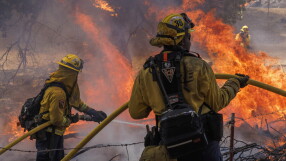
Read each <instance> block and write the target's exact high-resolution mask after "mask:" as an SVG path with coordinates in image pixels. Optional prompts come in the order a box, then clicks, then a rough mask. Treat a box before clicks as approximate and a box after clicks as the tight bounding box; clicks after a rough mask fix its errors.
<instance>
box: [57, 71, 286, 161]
mask: <svg viewBox="0 0 286 161" xmlns="http://www.w3.org/2000/svg"><path fill="white" fill-rule="evenodd" d="M215 76H216V79H230V78H235V77H239V76H237V75H231V74H215ZM247 83H248V84H250V85H253V86H256V87H259V88H263V89H265V90H268V91H271V92H274V93H277V94H279V95H282V96H284V97H286V91H284V90H282V89H279V88H276V87H273V86H270V85H267V84H265V83H262V82H258V81H256V80H252V79H249V81H248V82H247ZM127 108H128V102H127V103H125V104H124V105H122V106H121V107H119V108H118V109H117V110H116V111H114V112H113V113H112V114H111V115H109V116H108V117H107V118H106V119H105V120H104V121H103V122H102V123H101V124H100V125H99V126H97V127H96V128H94V129H93V130H92V131H91V132H90V133H89V134H88V135H87V136H86V137H85V138H84V139H83V140H82V141H81V142H80V143H79V144H78V145H77V146H76V148H75V149H73V150H72V151H70V152H69V153H68V154H67V155H66V156H65V157H64V158H63V159H62V160H61V161H68V160H70V159H71V158H72V157H73V156H74V155H75V154H76V153H77V152H78V151H79V150H80V149H81V148H82V147H83V146H85V144H87V143H88V142H89V141H90V140H91V139H92V138H93V137H94V136H95V135H96V134H98V133H99V132H100V131H101V130H102V129H103V128H104V127H105V126H106V125H107V124H109V123H110V122H111V121H112V120H113V119H114V118H116V117H117V116H118V115H119V114H121V113H122V112H123V111H125V110H126V109H127Z"/></svg>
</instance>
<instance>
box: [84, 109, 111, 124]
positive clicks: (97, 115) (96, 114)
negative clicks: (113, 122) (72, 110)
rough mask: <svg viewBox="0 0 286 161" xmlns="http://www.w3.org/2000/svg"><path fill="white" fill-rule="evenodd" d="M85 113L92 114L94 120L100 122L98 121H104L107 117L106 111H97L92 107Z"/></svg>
mask: <svg viewBox="0 0 286 161" xmlns="http://www.w3.org/2000/svg"><path fill="white" fill-rule="evenodd" d="M85 113H86V114H88V115H90V116H91V117H92V120H93V121H94V122H98V123H100V122H101V121H103V120H104V119H105V118H106V117H107V115H106V113H105V112H103V111H96V110H95V109H92V108H91V109H89V110H87V111H86V112H85Z"/></svg>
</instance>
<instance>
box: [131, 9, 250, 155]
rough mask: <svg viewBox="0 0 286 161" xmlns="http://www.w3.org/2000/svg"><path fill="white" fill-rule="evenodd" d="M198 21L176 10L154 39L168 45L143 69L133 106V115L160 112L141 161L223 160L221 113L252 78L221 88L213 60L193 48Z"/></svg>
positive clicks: (132, 97) (136, 84) (234, 81)
mask: <svg viewBox="0 0 286 161" xmlns="http://www.w3.org/2000/svg"><path fill="white" fill-rule="evenodd" d="M194 26H195V25H194V23H193V22H192V20H191V19H190V18H188V16H187V15H186V14H185V13H181V14H171V15H169V16H167V17H165V18H164V19H163V20H162V21H161V22H159V24H158V29H157V35H156V37H154V38H152V39H151V40H150V44H151V45H152V46H156V47H163V50H162V51H161V52H160V53H159V54H157V55H155V56H153V57H150V58H149V59H148V60H147V61H146V62H145V64H144V66H143V69H141V70H140V71H139V73H138V75H137V77H136V80H135V82H134V86H133V89H132V95H131V98H130V102H129V105H128V106H129V113H130V115H131V117H132V118H133V119H143V118H146V117H148V115H149V114H150V112H151V111H153V112H154V114H155V116H156V126H154V127H152V129H151V130H150V129H148V130H147V135H146V137H145V149H144V151H143V153H142V155H141V158H140V161H147V160H148V161H159V160H160V161H190V160H192V161H221V160H222V156H221V153H220V148H219V141H220V139H221V137H222V116H221V115H220V114H218V113H217V112H218V111H219V110H221V109H222V108H224V107H226V106H227V105H228V104H229V103H230V101H231V100H232V99H233V98H234V97H235V96H236V94H237V92H238V91H239V89H240V88H243V87H245V86H246V85H247V83H246V82H247V81H248V79H249V77H248V76H245V75H240V76H241V77H239V78H237V79H235V78H231V79H229V80H227V81H226V83H225V84H224V85H223V86H222V87H219V86H218V85H217V83H216V78H215V75H214V72H213V70H212V69H211V67H210V66H209V64H208V63H206V62H205V61H204V60H202V59H201V57H200V56H199V55H198V54H197V53H195V52H191V51H189V49H190V46H191V42H190V38H191V32H192V31H194V29H193V28H194ZM200 119H202V120H200ZM189 120H193V122H192V123H191V122H190V121H189ZM186 122H187V123H186ZM185 123H186V124H185ZM188 137H189V138H188Z"/></svg>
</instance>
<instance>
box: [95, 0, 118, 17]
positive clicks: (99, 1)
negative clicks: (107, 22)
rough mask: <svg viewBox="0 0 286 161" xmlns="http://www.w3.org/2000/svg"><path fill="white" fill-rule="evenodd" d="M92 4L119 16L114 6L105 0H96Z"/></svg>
mask: <svg viewBox="0 0 286 161" xmlns="http://www.w3.org/2000/svg"><path fill="white" fill-rule="evenodd" d="M92 5H93V6H94V7H96V8H100V9H102V10H104V11H107V12H112V14H111V16H118V14H117V13H115V10H114V8H112V7H111V6H110V4H109V3H108V2H106V1H104V0H94V1H93V4H92Z"/></svg>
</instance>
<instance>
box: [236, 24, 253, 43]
mask: <svg viewBox="0 0 286 161" xmlns="http://www.w3.org/2000/svg"><path fill="white" fill-rule="evenodd" d="M248 31H249V30H248V26H246V25H245V26H242V28H241V29H240V33H238V34H236V36H235V40H237V41H239V42H240V45H241V46H243V47H245V48H247V49H249V48H250V34H249V32H248Z"/></svg>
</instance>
